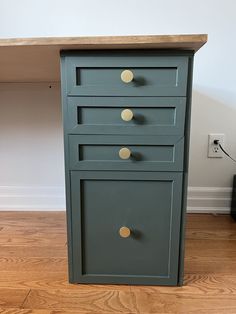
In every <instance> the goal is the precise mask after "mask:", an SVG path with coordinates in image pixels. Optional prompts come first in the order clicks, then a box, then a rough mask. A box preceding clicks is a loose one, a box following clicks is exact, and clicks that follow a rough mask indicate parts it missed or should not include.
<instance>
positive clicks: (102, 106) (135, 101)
mask: <svg viewBox="0 0 236 314" xmlns="http://www.w3.org/2000/svg"><path fill="white" fill-rule="evenodd" d="M185 107H186V98H185V97H129V98H128V99H127V97H68V100H67V115H66V121H65V127H66V130H67V132H68V133H69V134H143V135H155V134H156V135H183V134H184V125H185ZM124 109H130V110H131V111H132V112H133V118H132V120H130V121H123V120H122V118H121V113H122V111H123V110H124Z"/></svg>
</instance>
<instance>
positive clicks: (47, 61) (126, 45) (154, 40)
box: [0, 34, 207, 82]
mask: <svg viewBox="0 0 236 314" xmlns="http://www.w3.org/2000/svg"><path fill="white" fill-rule="evenodd" d="M206 42H207V35H205V34H197V35H150V36H97V37H48V38H11V39H0V82H38V81H44V82H45V81H47V82H50V81H60V62H59V61H60V58H59V56H60V54H59V53H60V51H61V50H67V49H68V50H74V49H75V50H76V49H77V50H85V49H175V50H192V51H194V52H196V51H197V50H198V49H200V48H201V47H202V46H203V45H204V44H205V43H206Z"/></svg>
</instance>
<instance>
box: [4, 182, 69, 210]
mask: <svg viewBox="0 0 236 314" xmlns="http://www.w3.org/2000/svg"><path fill="white" fill-rule="evenodd" d="M64 194H65V193H64V188H63V187H61V186H43V187H42V186H0V210H1V211H4V210H16V211H17V210H19V211H20V210H25V211H30V210H45V211H47V210H65V196H64Z"/></svg>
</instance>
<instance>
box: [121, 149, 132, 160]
mask: <svg viewBox="0 0 236 314" xmlns="http://www.w3.org/2000/svg"><path fill="white" fill-rule="evenodd" d="M119 156H120V158H121V159H129V158H130V156H131V151H130V149H128V148H127V147H123V148H121V149H120V150H119Z"/></svg>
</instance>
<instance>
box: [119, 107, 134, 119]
mask: <svg viewBox="0 0 236 314" xmlns="http://www.w3.org/2000/svg"><path fill="white" fill-rule="evenodd" d="M133 117H134V114H133V111H132V110H130V109H124V110H122V111H121V119H122V120H123V121H131V120H132V119H133Z"/></svg>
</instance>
